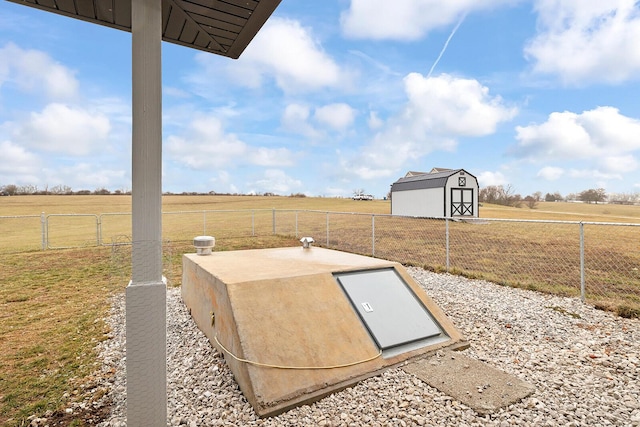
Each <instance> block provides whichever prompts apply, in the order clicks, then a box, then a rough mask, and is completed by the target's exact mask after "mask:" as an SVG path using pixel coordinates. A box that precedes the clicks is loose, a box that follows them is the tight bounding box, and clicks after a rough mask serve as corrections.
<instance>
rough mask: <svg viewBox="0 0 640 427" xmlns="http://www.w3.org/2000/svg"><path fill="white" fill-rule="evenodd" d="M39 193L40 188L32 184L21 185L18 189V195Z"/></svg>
mask: <svg viewBox="0 0 640 427" xmlns="http://www.w3.org/2000/svg"><path fill="white" fill-rule="evenodd" d="M37 192H38V186H37V185H32V184H26V185H21V186H20V187H18V193H17V194H35V193H37Z"/></svg>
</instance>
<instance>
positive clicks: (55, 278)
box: [0, 195, 640, 426]
mask: <svg viewBox="0 0 640 427" xmlns="http://www.w3.org/2000/svg"><path fill="white" fill-rule="evenodd" d="M130 203H131V198H130V196H114V195H112V196H17V197H0V245H1V246H2V248H3V250H4V252H2V253H0V265H1V268H0V425H3V426H4V425H6V426H22V425H28V422H27V421H26V419H27V417H28V416H29V415H32V414H37V415H42V414H44V413H45V412H46V411H48V410H49V411H54V412H55V411H58V412H57V413H62V412H63V411H64V408H65V407H66V405H67V404H68V401H69V400H82V399H85V398H86V397H87V396H86V393H85V392H84V390H85V389H86V387H85V388H83V385H86V384H87V383H89V382H90V381H91V378H92V373H93V372H94V371H95V369H96V368H97V365H96V354H95V352H94V347H95V345H96V344H97V343H98V342H99V341H100V340H103V339H105V337H106V334H107V333H108V332H109V331H108V330H107V329H106V327H105V324H104V323H103V322H102V321H101V320H100V319H102V318H103V317H104V316H105V314H106V312H107V310H108V305H109V303H108V300H109V297H110V296H111V295H113V294H114V293H120V292H123V291H124V289H125V286H126V284H127V282H128V280H129V275H130V269H129V268H130V267H129V257H130V249H129V247H127V246H123V247H113V248H112V247H109V246H103V247H95V246H90V245H88V246H87V247H84V248H77V249H66V250H48V251H41V250H38V246H37V245H36V248H35V249H32V250H30V251H27V252H21V251H19V250H18V249H19V245H20V241H21V240H22V239H24V238H25V234H28V233H34V234H35V239H36V242H37V241H38V239H39V233H40V225H39V224H40V222H39V221H40V219H39V215H40V213H41V212H46V213H47V214H71V213H73V214H91V215H100V214H104V213H117V212H130V210H131V209H130ZM263 209H264V210H269V209H278V210H288V209H290V210H318V211H329V212H359V213H369V214H377V215H383V214H388V213H389V212H390V202H388V201H353V200H350V199H330V198H300V197H258V196H253V197H252V196H165V197H164V198H163V211H164V212H177V211H183V212H184V211H190V212H191V211H205V210H207V211H208V210H263ZM19 215H34V218H26V219H25V221H27V222H26V223H25V224H22V223H16V222H15V221H21V220H17V219H9V220H6V221H3V220H2V218H1V217H3V216H19ZM279 215H280V213H279ZM282 215H283V216H284V217H286V215H289V216H290V217H291V218H289V219H290V220H291V219H292V217H293V215H295V213H293V212H292V213H290V214H286V213H283V214H282ZM318 215H320V214H309V215H305V216H302V215H301V216H300V218H299V227H300V229H301V230H312V231H313V232H314V236H322V235H323V233H324V228H325V226H324V221H325V220H324V216H320V217H318ZM480 215H481V217H484V218H505V219H510V218H515V219H532V220H565V221H603V222H611V223H640V207H638V206H618V205H584V204H573V203H539V204H538V206H537V208H536V209H529V208H526V207H523V208H507V207H502V206H490V205H485V206H483V207H481V208H480ZM188 217H189V216H188V215H187V216H185V218H188ZM229 217H231V219H229ZM240 217H241V215H227V216H226V217H225V219H224V221H227V223H226V224H225V225H224V227H225V228H233V227H234V226H235V224H234V223H233V221H234V219H233V218H240ZM123 218H124V219H123V221H125V222H126V221H128V219H129V217H123ZM268 219H269V221H270V220H271V218H270V215H269V218H268ZM52 220H58V218H55V217H52ZM172 221H174V220H173V219H169V220H167V221H165V222H167V223H169V224H168V225H176V226H179V224H172ZM175 221H176V222H179V221H178V220H175ZM221 221H222V219H221V220H219V222H221ZM331 221H332V223H331V226H332V235H331V237H330V239H331V242H330V243H331V245H334V244H335V245H340V247H345V248H347V249H350V250H353V251H354V252H361V253H367V251H368V250H370V249H368V248H370V239H369V240H368V241H367V237H366V236H370V233H371V232H370V226H371V219H370V217H369V216H364V215H363V216H360V215H336V216H331ZM287 224H291V221H289V222H288V223H287ZM411 224H415V222H409V221H406V220H405V219H402V218H390V217H385V218H380V219H379V220H377V221H376V239H379V241H378V240H377V241H376V256H380V257H386V256H387V254H388V255H389V256H391V255H393V256H396V257H399V258H403V257H406V259H417V260H418V261H417V262H414V263H415V264H417V265H421V266H426V267H429V268H431V269H434V270H438V269H441V268H442V264H443V262H442V261H441V260H442V259H443V256H444V254H443V249H442V248H443V242H442V239H443V238H442V236H443V234H442V227H444V225H443V222H442V221H439V222H438V221H433V220H432V221H431V222H425V227H424V229H423V230H424V231H421V232H420V233H416V232H414V231H413V230H412V229H411V227H413V226H414V225H411ZM91 226H92V225H91V224H89V228H91ZM218 226H219V227H221V225H220V224H218ZM554 227H555V225H549V224H545V223H540V224H538V225H536V226H532V227H529V228H527V229H526V230H528V231H526V233H530V234H526V233H524V234H523V233H520V234H514V232H513V230H514V229H513V228H512V227H511V226H510V223H499V225H494V224H493V223H491V224H489V225H470V224H462V223H456V224H452V226H451V232H452V236H454V235H455V236H460V237H455V239H452V240H453V241H452V244H453V245H459V246H460V247H463V248H464V249H466V250H468V251H473V252H477V253H478V254H479V256H478V257H475V258H474V259H473V260H472V259H470V258H469V257H464V258H463V257H460V255H458V256H459V257H460V259H457V260H454V261H455V264H454V265H468V266H467V267H465V268H466V273H465V274H467V275H469V276H474V275H478V276H481V275H480V274H479V273H477V272H476V270H480V269H481V268H484V269H485V270H486V268H487V267H489V270H490V271H492V274H493V276H492V277H485V278H489V279H492V280H494V281H496V282H498V283H502V282H507V281H506V280H505V276H507V275H508V274H509V273H510V272H511V271H513V270H515V269H516V268H521V265H522V264H526V265H527V266H528V268H530V272H529V273H527V274H529V275H531V276H532V277H534V276H535V275H536V273H537V272H538V271H540V270H539V269H545V268H546V269H548V268H550V267H545V266H547V265H549V257H551V258H554V257H555V258H559V257H563V256H567V255H566V252H567V246H566V245H570V247H571V248H572V249H570V250H571V251H575V250H576V248H575V245H576V234H575V232H574V231H573V230H574V229H573V228H569V229H565V228H563V227H564V226H558V227H557V228H554ZM571 227H573V226H571ZM32 228H33V230H32ZM636 228H638V227H634V229H636ZM602 229H603V230H607V231H606V232H607V234H606V235H603V236H598V239H597V240H598V241H600V243H599V246H597V245H592V246H591V247H590V250H592V251H597V254H598V256H600V257H604V258H603V259H604V260H605V261H604V262H605V263H611V262H615V263H619V262H620V260H624V262H625V264H623V265H622V264H621V265H619V266H617V268H614V270H616V269H617V270H619V271H618V272H617V273H619V274H620V275H621V276H620V277H614V276H611V275H607V276H603V278H602V279H599V281H600V282H601V283H602V284H603V286H606V287H607V288H606V289H609V288H614V287H615V286H617V284H618V283H621V282H624V283H626V282H625V281H629V280H630V279H629V278H630V277H633V276H632V275H634V274H635V275H636V276H638V273H637V268H636V270H633V269H634V268H635V267H634V266H640V260H639V259H638V257H639V253H640V251H639V250H638V243H637V242H638V240H639V239H637V238H636V237H634V236H633V235H631V234H630V233H629V232H628V230H627V229H626V228H624V227H607V228H603V227H602ZM83 233H84V231H83ZM316 233H317V234H316ZM454 233H455V234H454ZM593 233H595V232H592V231H591V230H589V229H587V235H588V236H589V237H590V236H591V235H592V234H593ZM283 234H285V235H289V237H283V236H273V235H258V236H244V237H236V238H222V239H218V238H217V240H216V248H215V250H233V249H245V248H259V247H277V246H292V245H298V244H299V243H298V242H297V239H295V237H294V236H292V234H293V231H292V230H291V229H289V231H288V232H283ZM190 235H191V236H193V233H192V234H190ZM214 235H215V234H214ZM357 236H361V237H357ZM362 236H364V237H362ZM476 238H480V240H482V241H484V242H485V243H486V242H489V243H490V245H489V246H488V247H487V246H485V247H484V248H473V247H467V246H469V245H470V242H472V241H474V239H476ZM358 239H363V242H364V243H362V246H358V245H359V244H360V243H358ZM399 242H401V243H407V244H408V245H406V246H403V247H407V248H409V249H403V250H405V251H406V252H405V253H403V252H400V254H398V247H399V246H398V245H399ZM563 242H565V243H563ZM567 242H568V243H567ZM612 242H615V243H616V244H617V245H618V246H617V247H616V248H614V245H613V244H612ZM349 245H353V246H352V247H350V246H349ZM367 245H369V246H367ZM465 245H466V246H465ZM618 247H619V248H618ZM11 248H13V250H11ZM16 248H18V249H16ZM487 248H488V249H487ZM523 248H524V249H526V255H523V253H525V252H522V251H523ZM614 249H615V251H614ZM187 251H189V252H190V251H192V248H191V247H190V245H189V242H188V241H182V242H180V241H173V242H170V243H169V244H167V245H165V263H164V264H165V275H166V276H167V278H168V279H169V283H170V284H171V285H173V286H177V285H179V284H180V279H181V256H182V254H183V253H185V252H187ZM394 251H395V252H394ZM457 253H458V254H460V253H463V252H462V251H459V252H457ZM573 255H575V254H572V256H573ZM523 256H525V257H527V258H526V259H527V262H526V263H523V258H522V257H523ZM607 257H608V258H607ZM621 257H626V258H621ZM496 259H499V260H500V259H501V260H502V261H505V262H504V263H503V264H505V265H506V267H501V266H498V265H494V263H496ZM465 263H467V264H465ZM473 263H476V264H473ZM501 268H504V270H501ZM590 268H591V270H592V271H590V274H595V273H596V272H597V268H596V266H591V267H590ZM569 269H570V270H571V271H564V270H559V271H553V272H552V273H553V274H554V275H555V276H552V277H555V278H554V279H553V280H552V282H553V283H548V284H547V285H548V286H547V287H545V286H544V285H545V284H544V283H541V284H536V286H531V285H527V284H524V285H523V286H524V287H529V288H531V289H536V290H543V291H552V292H559V293H563V294H567V295H575V287H571V286H566V285H564V284H563V283H562V277H565V276H567V275H569V274H575V269H574V267H573V266H570V267H569ZM623 270H624V271H623ZM627 270H628V272H627ZM501 272H502V273H501ZM596 277H597V276H596ZM534 278H535V277H534ZM534 283H535V282H534ZM638 307H640V302H639V303H638ZM632 310H633V307H632ZM639 312H640V311H639ZM632 314H633V311H632ZM67 419H68V422H69V423H70V424H72V425H83V424H84V421H83V415H82V414H77V415H75V416H74V417H70V418H69V417H68V418H67Z"/></svg>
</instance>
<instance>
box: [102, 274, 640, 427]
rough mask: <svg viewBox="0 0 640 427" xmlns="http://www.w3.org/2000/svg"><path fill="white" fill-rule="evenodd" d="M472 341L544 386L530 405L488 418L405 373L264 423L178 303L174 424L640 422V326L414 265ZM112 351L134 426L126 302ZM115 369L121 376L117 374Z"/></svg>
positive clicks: (115, 396) (114, 392) (485, 354)
mask: <svg viewBox="0 0 640 427" xmlns="http://www.w3.org/2000/svg"><path fill="white" fill-rule="evenodd" d="M409 272H410V274H411V275H412V276H413V277H414V278H415V279H416V280H417V281H418V282H419V283H420V284H421V286H422V287H423V288H424V289H425V290H426V291H427V293H428V294H429V295H430V296H431V297H432V298H433V299H434V300H435V301H436V302H437V303H438V304H439V305H440V307H441V308H442V309H443V310H444V311H445V313H447V315H448V316H449V317H450V318H451V319H452V320H453V322H454V324H455V325H456V326H457V327H458V328H459V329H460V330H461V331H462V332H463V333H464V335H465V337H466V338H467V339H468V340H469V341H470V343H471V348H470V349H468V350H465V351H464V353H465V354H467V355H468V356H470V357H473V358H476V359H479V360H481V361H484V362H486V363H488V364H490V365H492V366H494V367H496V368H499V369H502V370H503V371H506V372H508V373H510V374H513V375H515V376H517V377H518V378H520V379H522V380H524V381H526V382H528V383H530V384H533V385H534V386H535V387H536V391H535V392H534V394H533V395H531V396H530V397H528V398H526V399H524V400H522V401H521V402H519V403H516V404H513V405H511V406H509V407H507V408H503V409H501V410H500V411H498V412H496V413H493V414H489V415H484V416H480V415H478V414H477V413H476V412H474V411H473V410H472V409H470V408H468V407H466V406H465V405H463V404H461V403H459V402H458V401H456V400H454V399H452V398H451V397H449V396H447V395H445V394H443V393H441V392H439V391H438V390H437V389H435V388H432V387H430V386H428V385H426V384H424V383H423V382H421V381H420V380H418V379H417V378H416V377H414V376H412V375H410V374H407V373H405V372H404V371H402V370H401V369H390V370H387V371H386V372H385V373H383V374H382V375H380V376H377V377H374V378H370V379H367V380H365V381H362V382H360V383H359V384H357V385H355V386H353V387H351V388H348V389H345V390H343V391H341V392H338V393H335V394H333V395H330V396H328V397H326V398H324V399H322V400H320V401H318V402H316V403H313V404H311V405H306V406H302V407H298V408H295V409H292V410H290V411H288V412H286V413H284V414H281V415H279V416H277V417H273V418H267V419H259V418H258V417H257V416H256V415H255V413H254V411H253V409H252V408H251V406H250V405H249V404H248V403H247V401H246V400H245V399H244V397H243V395H242V393H241V392H240V389H239V388H238V386H237V384H236V382H235V380H234V379H233V375H232V373H231V371H230V370H229V368H228V367H227V365H226V364H225V362H224V359H223V357H222V356H221V354H220V353H218V352H217V351H216V350H214V349H213V348H212V347H211V345H210V344H209V342H208V341H207V339H206V337H205V336H204V334H202V333H201V332H200V331H199V330H198V329H197V327H196V326H195V323H194V322H193V321H192V320H191V317H190V316H189V314H188V313H187V311H186V309H185V306H184V304H183V303H182V300H181V298H180V289H178V288H171V289H169V290H168V295H167V301H168V303H167V318H168V325H167V366H168V371H167V384H168V385H167V387H168V425H171V426H178V425H187V426H218V425H220V426H235V425H242V426H245V425H246V426H389V425H390V426H414V425H420V426H422V425H425V426H453V425H455V426H510V425H519V426H557V425H564V426H607V425H615V426H640V380H639V377H640V321H638V320H637V319H635V320H630V319H622V318H619V317H616V316H614V315H613V314H611V313H606V312H602V311H599V310H595V309H594V308H592V307H590V306H588V305H584V304H582V303H581V302H580V301H579V300H577V299H574V298H561V297H555V296H550V295H545V294H540V293H536V292H531V291H525V290H521V289H513V288H508V287H503V286H498V285H495V284H492V283H488V282H484V281H478V280H468V279H465V278H462V277H458V276H452V275H443V274H434V273H431V272H427V271H424V270H421V269H417V268H410V269H409ZM108 322H109V324H110V325H111V327H112V334H111V339H108V340H106V341H105V342H104V343H102V344H101V348H100V352H101V358H102V361H103V372H104V374H105V377H106V379H105V380H104V381H106V382H107V384H106V386H107V389H108V390H109V392H108V394H107V395H106V396H105V397H106V398H110V399H111V403H112V412H111V417H110V418H109V419H108V420H107V421H105V422H103V423H102V424H100V425H101V426H105V427H106V426H124V425H126V419H125V414H124V411H125V409H124V404H125V397H126V396H125V394H126V388H125V382H124V381H125V378H124V360H123V358H124V339H125V338H124V295H121V296H119V297H117V298H116V299H115V300H114V302H113V308H112V314H111V317H110V318H109V319H108ZM113 372H115V374H110V373H113Z"/></svg>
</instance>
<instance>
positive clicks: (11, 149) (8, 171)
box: [0, 141, 42, 184]
mask: <svg viewBox="0 0 640 427" xmlns="http://www.w3.org/2000/svg"><path fill="white" fill-rule="evenodd" d="M0 153H2V155H1V156H0V182H2V183H4V184H20V183H27V181H28V180H27V181H24V182H22V181H21V180H22V179H23V178H25V177H28V178H32V177H35V176H37V175H38V174H39V171H40V170H41V168H42V163H41V161H40V159H39V158H38V156H36V155H35V154H33V153H31V152H29V151H27V150H26V149H25V148H24V147H21V146H19V145H17V144H14V143H13V142H11V141H2V142H0ZM13 180H18V181H21V182H18V181H16V182H13ZM32 182H35V181H31V182H29V183H32Z"/></svg>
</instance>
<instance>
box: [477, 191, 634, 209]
mask: <svg viewBox="0 0 640 427" xmlns="http://www.w3.org/2000/svg"><path fill="white" fill-rule="evenodd" d="M478 200H479V201H480V202H481V203H492V204H496V205H503V206H513V207H522V206H524V205H526V206H528V207H529V208H532V209H533V208H535V207H536V205H537V203H538V202H541V201H545V202H575V201H580V202H583V203H596V204H597V203H605V202H606V203H614V204H624V205H633V204H639V203H640V193H639V192H635V193H610V194H607V192H606V191H605V189H604V188H590V189H588V190H584V191H581V192H579V193H569V194H567V195H566V196H562V194H560V193H559V192H557V191H556V192H555V193H546V194H545V195H544V196H543V195H542V192H540V191H537V192H535V193H533V194H531V195H528V196H525V197H522V196H521V195H520V194H517V193H516V192H515V191H514V189H513V187H511V185H507V186H503V185H490V186H488V187H483V188H481V189H480V193H479V195H478Z"/></svg>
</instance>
